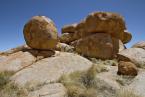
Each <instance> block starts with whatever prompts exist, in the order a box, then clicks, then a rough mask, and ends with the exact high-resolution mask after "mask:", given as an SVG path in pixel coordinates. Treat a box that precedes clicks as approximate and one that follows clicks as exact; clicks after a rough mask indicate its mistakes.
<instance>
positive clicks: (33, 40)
mask: <svg viewBox="0 0 145 97" xmlns="http://www.w3.org/2000/svg"><path fill="white" fill-rule="evenodd" d="M23 33H24V38H25V41H26V43H27V45H28V46H30V47H31V48H34V49H43V50H44V49H45V50H46V49H53V48H55V46H56V44H57V41H58V39H57V38H58V35H57V29H56V27H55V25H54V23H53V21H52V20H50V19H49V18H47V17H45V16H34V17H32V19H31V20H29V21H28V22H27V23H26V24H25V26H24V30H23Z"/></svg>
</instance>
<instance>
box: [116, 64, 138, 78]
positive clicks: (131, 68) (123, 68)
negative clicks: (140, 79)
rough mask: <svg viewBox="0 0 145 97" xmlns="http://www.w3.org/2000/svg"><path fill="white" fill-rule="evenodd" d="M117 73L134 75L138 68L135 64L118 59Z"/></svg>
mask: <svg viewBox="0 0 145 97" xmlns="http://www.w3.org/2000/svg"><path fill="white" fill-rule="evenodd" d="M117 74H119V75H129V76H136V75H137V74H138V70H137V67H136V65H135V64H133V63H132V62H125V61H120V62H119V64H118V72H117Z"/></svg>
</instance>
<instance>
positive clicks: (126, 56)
mask: <svg viewBox="0 0 145 97" xmlns="http://www.w3.org/2000/svg"><path fill="white" fill-rule="evenodd" d="M118 59H119V60H121V61H131V62H132V63H134V64H135V65H136V66H138V67H143V68H144V67H145V50H144V49H142V48H129V49H125V50H123V51H121V52H119V53H118Z"/></svg>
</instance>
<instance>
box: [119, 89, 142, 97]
mask: <svg viewBox="0 0 145 97" xmlns="http://www.w3.org/2000/svg"><path fill="white" fill-rule="evenodd" d="M117 97H142V96H140V95H137V94H135V93H134V92H133V91H132V89H121V90H119V91H118V92H117Z"/></svg>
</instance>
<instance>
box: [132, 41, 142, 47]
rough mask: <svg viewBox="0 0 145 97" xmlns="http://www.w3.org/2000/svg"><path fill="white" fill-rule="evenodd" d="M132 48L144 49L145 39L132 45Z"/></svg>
mask: <svg viewBox="0 0 145 97" xmlns="http://www.w3.org/2000/svg"><path fill="white" fill-rule="evenodd" d="M132 48H142V49H145V41H140V42H138V43H136V44H134V45H133V46H132Z"/></svg>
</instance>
